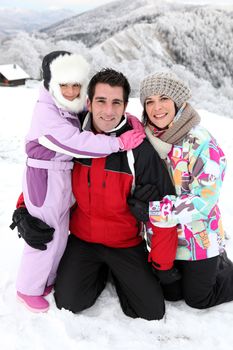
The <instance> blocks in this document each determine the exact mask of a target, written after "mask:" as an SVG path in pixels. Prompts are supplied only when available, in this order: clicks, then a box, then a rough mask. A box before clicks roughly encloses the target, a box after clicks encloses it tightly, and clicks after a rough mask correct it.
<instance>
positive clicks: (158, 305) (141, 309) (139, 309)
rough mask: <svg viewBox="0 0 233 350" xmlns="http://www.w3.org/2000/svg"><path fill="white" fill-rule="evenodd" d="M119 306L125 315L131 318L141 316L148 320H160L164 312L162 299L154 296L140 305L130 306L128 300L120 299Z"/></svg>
mask: <svg viewBox="0 0 233 350" xmlns="http://www.w3.org/2000/svg"><path fill="white" fill-rule="evenodd" d="M120 302H121V308H122V311H123V312H124V314H125V315H127V316H129V317H132V318H143V319H145V320H148V321H153V320H161V319H162V318H163V316H164V314H165V303H164V299H163V298H161V300H160V299H159V298H156V297H155V300H154V301H153V302H150V303H149V302H148V301H146V300H145V303H143V304H141V305H136V306H132V305H131V303H130V302H129V301H128V300H126V299H125V300H124V299H123V298H122V297H121V299H120Z"/></svg>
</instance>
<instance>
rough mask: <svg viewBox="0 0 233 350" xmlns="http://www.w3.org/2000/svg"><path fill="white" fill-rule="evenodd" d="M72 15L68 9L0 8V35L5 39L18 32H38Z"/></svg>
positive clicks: (72, 12)
mask: <svg viewBox="0 0 233 350" xmlns="http://www.w3.org/2000/svg"><path fill="white" fill-rule="evenodd" d="M74 14H75V12H74V11H72V10H68V9H59V10H47V11H34V10H27V9H19V8H12V9H10V8H1V7H0V35H1V37H5V36H9V35H13V34H15V33H16V32H18V31H20V30H25V31H29V32H31V31H33V30H39V29H41V28H44V27H46V26H49V25H51V24H53V23H56V22H58V21H61V20H63V19H64V18H67V17H71V16H72V15H74Z"/></svg>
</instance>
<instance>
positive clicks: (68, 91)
mask: <svg viewBox="0 0 233 350" xmlns="http://www.w3.org/2000/svg"><path fill="white" fill-rule="evenodd" d="M60 89H61V93H62V96H63V97H64V98H66V99H67V100H69V101H73V100H74V99H75V98H76V97H79V94H80V90H81V85H79V84H60Z"/></svg>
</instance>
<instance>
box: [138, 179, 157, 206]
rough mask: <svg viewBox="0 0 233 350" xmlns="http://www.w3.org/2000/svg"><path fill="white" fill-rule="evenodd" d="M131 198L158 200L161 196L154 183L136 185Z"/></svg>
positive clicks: (148, 200)
mask: <svg viewBox="0 0 233 350" xmlns="http://www.w3.org/2000/svg"><path fill="white" fill-rule="evenodd" d="M133 198H136V199H139V200H140V201H142V202H145V203H148V205H149V202H150V201H159V200H161V199H162V198H161V196H160V194H159V191H158V187H157V186H156V185H151V184H146V185H144V186H142V185H137V186H136V187H135V190H134V192H133Z"/></svg>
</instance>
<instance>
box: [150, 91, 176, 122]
mask: <svg viewBox="0 0 233 350" xmlns="http://www.w3.org/2000/svg"><path fill="white" fill-rule="evenodd" d="M145 109H146V113H147V115H148V118H149V120H150V122H151V123H152V124H153V125H154V126H156V127H158V128H160V129H163V128H166V127H167V126H168V125H169V124H170V123H171V122H172V120H173V119H174V117H175V114H176V109H175V103H174V102H173V101H172V100H171V99H170V98H169V97H167V96H165V95H153V96H150V97H147V98H146V100H145Z"/></svg>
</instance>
